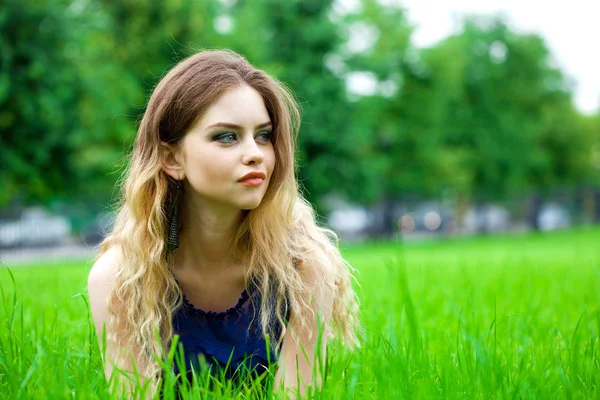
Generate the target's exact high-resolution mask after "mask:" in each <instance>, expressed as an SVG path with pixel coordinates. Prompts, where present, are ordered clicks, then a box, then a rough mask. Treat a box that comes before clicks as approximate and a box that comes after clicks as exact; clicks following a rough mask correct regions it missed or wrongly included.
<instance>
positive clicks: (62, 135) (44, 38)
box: [0, 0, 82, 206]
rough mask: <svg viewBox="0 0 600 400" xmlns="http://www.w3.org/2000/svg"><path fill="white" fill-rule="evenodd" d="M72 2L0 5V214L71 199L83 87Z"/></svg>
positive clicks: (10, 1) (21, 0)
mask: <svg viewBox="0 0 600 400" xmlns="http://www.w3.org/2000/svg"><path fill="white" fill-rule="evenodd" d="M67 6H68V2H67V1H58V0H57V1H53V2H49V1H48V2H46V1H44V2H38V1H32V0H19V1H17V0H6V1H5V2H3V3H2V4H0V32H1V35H0V49H1V50H0V51H1V57H0V63H1V64H0V206H2V205H7V204H9V203H10V202H12V201H14V199H15V198H17V197H18V198H20V199H21V200H22V201H43V200H47V199H49V198H51V197H53V196H55V195H60V194H64V193H67V192H68V191H69V189H70V188H71V184H72V182H73V176H74V175H75V171H74V166H73V163H72V162H71V161H72V157H73V154H74V150H75V148H76V139H75V137H74V132H75V131H76V130H77V129H78V128H79V125H80V122H79V119H78V115H77V103H78V102H79V100H80V99H81V95H82V94H81V81H80V79H79V77H78V75H77V74H76V73H73V71H74V69H75V68H76V64H75V60H74V59H73V58H72V57H71V56H70V53H69V52H70V46H71V45H72V43H73V42H74V41H75V40H76V39H77V38H76V37H75V36H74V35H73V31H72V30H71V29H72V28H73V21H72V19H71V18H70V16H69V15H68V13H66V12H65V9H66V8H67Z"/></svg>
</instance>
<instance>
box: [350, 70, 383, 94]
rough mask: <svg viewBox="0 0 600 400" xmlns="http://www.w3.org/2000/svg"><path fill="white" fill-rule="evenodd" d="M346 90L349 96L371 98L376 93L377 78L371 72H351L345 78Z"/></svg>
mask: <svg viewBox="0 0 600 400" xmlns="http://www.w3.org/2000/svg"><path fill="white" fill-rule="evenodd" d="M346 89H347V90H348V92H349V93H351V94H358V95H361V96H372V95H374V94H375V92H376V91H377V78H376V77H375V74H373V73H372V72H367V71H358V72H352V73H350V74H348V76H347V77H346Z"/></svg>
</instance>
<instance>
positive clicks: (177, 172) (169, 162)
mask: <svg viewBox="0 0 600 400" xmlns="http://www.w3.org/2000/svg"><path fill="white" fill-rule="evenodd" d="M160 147H161V162H162V170H163V171H164V172H165V173H166V174H167V175H169V176H170V177H171V178H173V179H176V180H178V181H179V180H182V179H183V178H185V172H184V171H183V163H182V162H181V161H182V155H181V149H180V148H179V146H177V145H173V144H169V143H165V142H161V144H160Z"/></svg>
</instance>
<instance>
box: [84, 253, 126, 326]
mask: <svg viewBox="0 0 600 400" xmlns="http://www.w3.org/2000/svg"><path fill="white" fill-rule="evenodd" d="M122 261H123V255H122V252H121V249H120V248H119V247H117V246H113V247H111V248H110V249H108V251H106V252H105V253H104V254H102V255H101V256H100V257H99V258H98V259H97V260H96V262H95V263H94V266H93V267H92V269H91V270H90V273H89V275H88V294H89V297H90V306H91V309H92V317H93V319H94V322H95V323H96V324H97V323H98V322H106V321H107V320H108V317H109V315H108V305H107V299H108V294H109V293H110V291H111V289H112V285H113V282H114V278H115V274H116V271H117V269H118V267H119V265H120V264H121V262H122Z"/></svg>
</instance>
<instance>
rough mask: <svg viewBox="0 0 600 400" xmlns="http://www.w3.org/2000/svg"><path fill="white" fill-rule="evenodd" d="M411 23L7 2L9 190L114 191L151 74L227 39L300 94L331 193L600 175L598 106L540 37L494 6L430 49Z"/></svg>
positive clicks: (239, 5)
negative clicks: (594, 109) (576, 97)
mask: <svg viewBox="0 0 600 400" xmlns="http://www.w3.org/2000/svg"><path fill="white" fill-rule="evenodd" d="M412 30H413V28H412V26H411V24H410V23H409V21H408V20H407V18H406V13H405V11H404V9H402V8H401V7H397V6H392V5H382V4H381V2H378V1H375V0H362V1H361V2H359V3H358V8H357V10H356V11H353V12H351V13H343V12H340V11H339V5H338V6H336V5H335V4H334V2H333V1H314V0H311V1H300V0H292V1H284V2H282V1H275V0H257V1H244V0H239V1H237V2H230V1H222V2H214V1H209V0H194V1H192V0H169V1H162V2H148V1H141V0H125V1H119V2H114V1H109V2H75V3H72V2H67V1H65V0H45V1H42V2H34V1H32V0H24V1H20V2H17V1H16V0H7V1H6V2H4V3H2V5H0V32H2V35H1V36H0V49H1V50H2V57H1V59H0V62H1V64H0V163H1V164H0V205H7V204H10V203H13V202H15V201H17V202H46V203H48V202H53V201H54V200H60V199H63V202H64V200H65V199H67V198H69V199H76V200H85V201H88V202H89V201H94V202H97V203H103V204H104V203H106V201H107V200H108V198H109V197H110V194H111V193H112V191H111V190H110V189H111V188H112V187H113V186H114V183H115V181H116V180H117V178H118V176H119V174H120V173H121V172H122V170H123V167H124V162H123V160H124V155H125V154H127V152H128V150H129V148H130V146H131V144H132V139H133V137H134V134H135V130H136V126H137V121H139V119H140V117H141V115H142V113H143V111H144V104H145V102H146V100H147V98H148V96H149V94H150V92H151V90H152V88H153V87H154V86H155V84H156V83H157V82H158V80H159V79H160V78H161V76H162V75H163V74H164V73H165V72H166V71H167V70H168V69H169V68H170V67H171V66H173V65H174V64H175V63H176V62H177V61H178V60H180V59H181V58H183V57H185V56H187V55H189V54H191V53H193V52H195V51H196V50H198V49H202V48H219V47H227V48H232V49H234V50H237V51H239V52H241V53H242V54H245V55H246V56H247V57H248V59H249V60H250V61H251V62H252V63H254V64H255V65H257V66H258V67H260V68H263V69H265V70H267V71H268V72H269V73H271V74H273V75H275V76H276V77H278V78H279V79H280V80H281V81H283V82H284V83H286V84H287V85H288V86H289V87H290V88H291V89H292V91H293V92H294V93H295V95H296V96H297V98H298V100H299V102H300V104H301V106H302V108H303V120H302V127H301V134H300V136H299V149H298V150H299V151H298V154H297V157H298V161H299V169H298V175H299V178H300V180H301V184H302V185H303V186H304V188H305V189H306V194H307V196H308V197H309V199H310V200H311V201H312V202H314V203H315V204H317V205H322V202H321V200H323V198H324V196H325V195H327V194H337V195H340V196H342V197H346V198H348V199H352V200H353V201H355V202H358V203H362V204H370V203H375V202H378V201H380V200H382V199H393V198H401V197H403V196H406V195H407V194H416V195H420V196H430V197H436V196H439V195H440V194H441V193H444V192H447V191H448V190H449V191H451V192H453V193H455V194H457V195H458V196H463V197H465V198H468V197H476V198H480V197H483V198H487V199H490V198H494V199H502V198H506V197H507V196H509V195H513V194H518V193H526V192H529V191H532V190H537V191H543V190H548V189H550V188H553V187H556V186H563V187H564V186H575V185H592V186H594V185H597V184H598V178H597V177H598V176H599V175H598V168H599V167H598V165H599V164H598V161H597V154H598V151H599V150H598V146H599V145H598V143H599V142H600V139H599V137H600V126H599V124H598V123H597V117H594V116H591V117H590V116H583V115H581V114H580V113H579V112H578V111H577V110H576V109H575V108H574V106H573V104H572V87H571V86H570V84H569V81H568V79H567V77H565V76H564V74H563V73H562V72H561V71H560V70H559V69H558V68H556V67H555V66H554V64H553V63H552V58H551V54H550V52H549V50H548V49H547V47H546V45H545V43H544V41H543V40H542V39H541V38H540V37H539V36H536V35H526V34H520V33H517V32H514V31H513V30H512V29H511V28H510V27H509V26H508V25H507V23H506V22H505V21H504V20H503V19H501V18H497V17H480V18H471V19H467V20H466V21H464V23H463V27H462V29H461V30H460V31H459V32H458V33H457V34H456V35H454V36H452V37H449V38H446V39H444V40H442V41H441V42H439V43H438V44H436V45H434V46H432V47H431V48H427V49H417V48H415V47H414V46H413V45H412V43H411V34H412ZM357 38H358V39H357ZM356 40H359V41H360V40H363V41H366V42H368V43H367V45H366V46H362V47H361V46H358V47H357V46H356V44H355V43H354V41H356ZM369 41H371V42H372V43H371V42H369ZM354 72H363V73H368V74H371V76H373V77H374V78H375V79H376V85H377V87H376V89H377V90H376V92H375V93H374V94H373V95H369V96H358V95H351V94H348V93H347V90H346V79H347V78H348V77H349V76H351V74H352V73H354ZM595 157H596V158H595Z"/></svg>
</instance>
